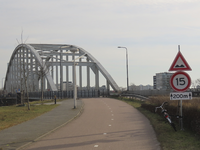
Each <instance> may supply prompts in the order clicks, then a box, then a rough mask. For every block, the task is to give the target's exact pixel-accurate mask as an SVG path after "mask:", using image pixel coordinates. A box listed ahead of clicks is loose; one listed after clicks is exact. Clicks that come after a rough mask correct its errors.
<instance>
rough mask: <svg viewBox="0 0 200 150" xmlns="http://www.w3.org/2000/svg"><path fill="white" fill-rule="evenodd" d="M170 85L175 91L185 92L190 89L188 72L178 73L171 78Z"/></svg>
mask: <svg viewBox="0 0 200 150" xmlns="http://www.w3.org/2000/svg"><path fill="white" fill-rule="evenodd" d="M170 84H171V87H172V88H173V89H174V90H175V91H178V92H183V91H186V90H187V89H188V88H189V87H190V85H191V79H190V76H189V75H188V74H187V73H186V72H182V71H178V72H176V73H174V74H173V75H172V76H171V78H170Z"/></svg>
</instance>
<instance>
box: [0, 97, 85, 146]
mask: <svg viewBox="0 0 200 150" xmlns="http://www.w3.org/2000/svg"><path fill="white" fill-rule="evenodd" d="M52 104H53V103H52ZM59 104H60V105H59V106H58V107H56V108H54V109H53V110H51V111H50V112H47V113H45V114H43V115H41V116H39V117H37V118H35V119H32V120H29V121H27V122H24V123H21V124H19V125H16V126H13V127H10V128H8V129H5V130H2V131H0V148H2V149H3V150H14V149H17V150H19V149H22V148H23V147H25V146H26V145H28V144H30V143H32V142H35V141H37V140H39V139H40V138H42V137H43V136H45V135H47V134H49V133H51V132H53V131H54V130H56V129H57V128H59V127H61V126H62V125H65V124H66V123H68V122H70V121H71V120H73V119H74V118H75V117H76V116H78V115H79V114H80V112H81V110H82V108H83V103H82V101H81V100H77V109H73V107H74V100H73V99H68V100H64V101H62V102H59Z"/></svg>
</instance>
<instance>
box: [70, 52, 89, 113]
mask: <svg viewBox="0 0 200 150" xmlns="http://www.w3.org/2000/svg"><path fill="white" fill-rule="evenodd" d="M85 55H86V54H83V55H81V56H80V57H78V58H76V59H74V60H72V61H73V63H74V65H73V70H74V109H76V108H77V106H76V105H77V104H76V98H77V88H76V65H77V64H78V63H76V60H77V59H80V58H82V57H83V56H85Z"/></svg>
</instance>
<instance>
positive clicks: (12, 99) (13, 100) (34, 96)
mask: <svg viewBox="0 0 200 150" xmlns="http://www.w3.org/2000/svg"><path fill="white" fill-rule="evenodd" d="M108 95H109V93H108V92H107V91H102V90H78V91H77V98H92V97H100V96H102V97H107V96H108ZM22 96H23V95H21V93H14V94H13V93H9V94H7V95H1V96H0V106H7V105H15V104H20V103H21V97H22ZM41 96H42V93H41V92H29V100H30V101H35V100H41ZM55 96H56V98H57V99H66V98H73V97H74V91H73V90H71V91H62V92H61V91H45V92H43V99H44V100H47V99H54V98H55ZM26 98H27V95H26V94H25V95H24V100H25V102H26V101H27V100H26Z"/></svg>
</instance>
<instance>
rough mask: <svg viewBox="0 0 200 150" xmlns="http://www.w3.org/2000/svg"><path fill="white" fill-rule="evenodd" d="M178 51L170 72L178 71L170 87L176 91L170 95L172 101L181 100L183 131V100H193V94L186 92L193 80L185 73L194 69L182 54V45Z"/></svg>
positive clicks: (181, 124)
mask: <svg viewBox="0 0 200 150" xmlns="http://www.w3.org/2000/svg"><path fill="white" fill-rule="evenodd" d="M178 49H179V52H178V54H177V55H176V57H175V59H174V61H173V63H172V65H171V67H170V69H169V71H177V72H175V73H174V74H173V75H172V76H171V78H170V85H171V87H172V89H173V90H174V91H176V92H172V93H170V100H180V114H179V122H180V126H181V130H183V117H182V116H183V114H182V100H191V99H192V92H185V91H187V89H188V88H189V87H190V85H191V78H190V76H189V75H188V74H187V73H186V72H183V71H186V70H187V71H191V70H192V69H191V68H190V66H189V64H188V63H187V61H186V60H185V58H184V57H183V55H182V54H181V52H180V45H178Z"/></svg>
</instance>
